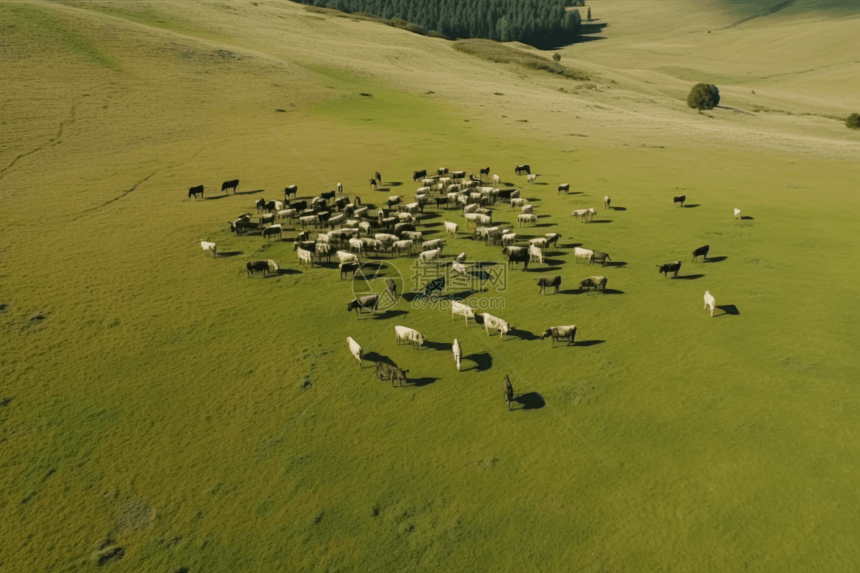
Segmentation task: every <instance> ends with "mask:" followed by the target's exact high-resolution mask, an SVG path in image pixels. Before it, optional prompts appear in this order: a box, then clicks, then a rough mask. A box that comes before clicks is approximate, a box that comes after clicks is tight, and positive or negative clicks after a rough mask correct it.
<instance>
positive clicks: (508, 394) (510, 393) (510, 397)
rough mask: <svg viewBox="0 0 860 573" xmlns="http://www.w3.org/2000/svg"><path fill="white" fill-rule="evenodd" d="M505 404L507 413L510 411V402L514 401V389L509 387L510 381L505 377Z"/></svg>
mask: <svg viewBox="0 0 860 573" xmlns="http://www.w3.org/2000/svg"><path fill="white" fill-rule="evenodd" d="M504 391H505V403H506V404H507V405H508V411H510V410H511V402H513V401H514V387H513V386H512V385H511V379H510V378H508V377H507V375H506V376H505V383H504Z"/></svg>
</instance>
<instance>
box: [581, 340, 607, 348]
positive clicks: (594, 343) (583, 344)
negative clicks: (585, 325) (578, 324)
mask: <svg viewBox="0 0 860 573" xmlns="http://www.w3.org/2000/svg"><path fill="white" fill-rule="evenodd" d="M604 342H606V341H605V340H579V341H577V342H576V343H574V346H576V347H583V348H586V347H588V346H597V345H598V344H603V343H604Z"/></svg>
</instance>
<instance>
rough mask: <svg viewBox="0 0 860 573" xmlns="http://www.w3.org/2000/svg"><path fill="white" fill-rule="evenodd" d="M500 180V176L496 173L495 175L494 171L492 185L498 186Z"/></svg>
mask: <svg viewBox="0 0 860 573" xmlns="http://www.w3.org/2000/svg"><path fill="white" fill-rule="evenodd" d="M501 180H502V178H501V177H499V176H498V175H496V174H495V173H493V185H494V186H496V187H498V186H499V182H500V181H501Z"/></svg>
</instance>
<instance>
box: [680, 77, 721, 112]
mask: <svg viewBox="0 0 860 573" xmlns="http://www.w3.org/2000/svg"><path fill="white" fill-rule="evenodd" d="M687 105H688V106H690V107H691V108H693V109H698V110H699V111H701V110H703V109H714V108H715V107H717V106H718V105H720V90H719V89H718V88H717V86H715V85H713V84H696V85H695V86H693V89H692V91H691V92H690V95H688V96H687Z"/></svg>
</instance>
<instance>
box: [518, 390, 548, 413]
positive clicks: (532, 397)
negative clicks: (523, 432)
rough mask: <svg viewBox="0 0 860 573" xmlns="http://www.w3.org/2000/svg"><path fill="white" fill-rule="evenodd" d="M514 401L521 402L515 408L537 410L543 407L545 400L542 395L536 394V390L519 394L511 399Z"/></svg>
mask: <svg viewBox="0 0 860 573" xmlns="http://www.w3.org/2000/svg"><path fill="white" fill-rule="evenodd" d="M513 401H514V402H516V403H518V404H521V406H520V407H519V408H516V409H517V410H539V409H540V408H543V407H544V404H546V401H544V399H543V396H541V395H540V394H538V393H537V392H529V393H528V394H520V395H519V396H517V397H516V398H514V399H513Z"/></svg>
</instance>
